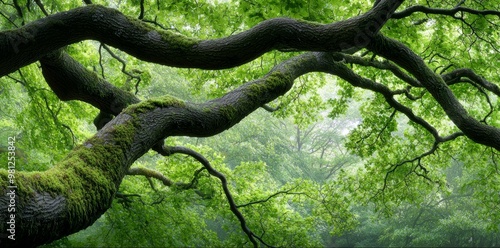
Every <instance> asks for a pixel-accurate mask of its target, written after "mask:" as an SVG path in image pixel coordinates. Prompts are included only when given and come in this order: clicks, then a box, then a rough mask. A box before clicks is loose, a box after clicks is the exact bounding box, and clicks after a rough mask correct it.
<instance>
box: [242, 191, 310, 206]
mask: <svg viewBox="0 0 500 248" xmlns="http://www.w3.org/2000/svg"><path fill="white" fill-rule="evenodd" d="M295 188H297V186H296V187H294V188H291V189H289V190H284V191H278V192H276V193H274V194H272V195H270V196H268V197H267V198H266V199H262V200H257V201H253V202H248V203H245V204H241V205H237V206H236V207H237V208H243V207H248V206H251V205H254V204H259V203H264V202H267V201H269V200H270V199H272V198H274V197H276V196H278V195H281V194H285V195H304V193H301V192H290V191H292V190H294V189H295Z"/></svg>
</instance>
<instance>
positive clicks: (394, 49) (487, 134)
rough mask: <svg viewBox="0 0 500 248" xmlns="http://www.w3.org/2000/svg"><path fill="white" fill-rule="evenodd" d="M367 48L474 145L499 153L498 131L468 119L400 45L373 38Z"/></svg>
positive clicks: (433, 76)
mask: <svg viewBox="0 0 500 248" xmlns="http://www.w3.org/2000/svg"><path fill="white" fill-rule="evenodd" d="M367 48H368V49H369V50H371V51H373V52H374V53H376V54H378V55H381V56H382V57H385V58H386V59H389V60H391V61H393V62H395V63H396V64H397V65H399V66H401V67H402V68H404V69H405V70H406V71H408V72H409V73H410V74H412V75H413V76H414V77H415V78H416V79H417V80H418V81H419V82H420V83H421V84H422V85H423V86H424V87H425V88H426V89H427V90H428V91H429V93H431V95H432V96H433V97H434V99H436V101H437V102H438V103H439V105H441V107H442V108H443V110H444V111H445V112H446V114H447V115H448V117H449V118H450V119H451V120H452V121H453V123H455V125H456V126H457V127H458V128H459V129H460V130H462V132H463V133H464V134H465V135H466V136H467V137H469V138H470V139H471V140H473V141H474V142H477V143H480V144H483V145H486V146H490V147H493V148H495V149H497V150H500V129H499V128H496V127H493V126H488V125H485V124H483V123H481V122H480V121H478V120H476V119H474V118H473V117H471V116H470V115H469V114H468V113H467V111H466V110H465V108H464V107H463V106H462V104H461V103H460V102H459V101H458V99H457V98H456V97H455V96H454V95H453V92H452V91H451V90H450V88H449V87H448V86H447V85H446V83H445V81H444V80H443V78H442V77H441V76H440V75H437V74H436V73H435V72H433V71H432V70H431V69H430V68H429V67H427V65H426V64H425V62H424V61H423V60H422V59H421V58H420V57H419V56H418V55H417V54H415V53H414V52H413V51H411V49H409V48H408V47H406V46H405V45H404V44H402V43H401V42H398V41H396V40H393V39H390V38H387V37H384V36H383V35H377V36H376V37H375V38H374V39H373V41H372V42H371V43H370V44H369V45H368V46H367Z"/></svg>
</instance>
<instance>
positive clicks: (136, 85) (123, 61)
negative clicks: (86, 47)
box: [101, 44, 141, 94]
mask: <svg viewBox="0 0 500 248" xmlns="http://www.w3.org/2000/svg"><path fill="white" fill-rule="evenodd" d="M101 46H102V47H103V48H104V49H105V50H106V51H108V53H109V54H110V55H111V57H113V58H115V59H116V60H118V61H119V62H120V63H121V64H122V72H123V74H125V75H127V76H128V77H129V78H133V79H135V80H137V81H136V83H135V94H137V92H138V85H139V83H140V82H141V77H140V76H136V75H133V74H132V73H130V72H128V71H127V70H125V69H126V67H127V62H126V61H125V60H123V59H122V58H120V57H119V56H118V55H116V54H115V53H113V51H111V49H110V48H109V47H108V46H106V45H105V44H101ZM101 67H102V65H101ZM135 71H137V72H139V73H141V71H138V70H135Z"/></svg>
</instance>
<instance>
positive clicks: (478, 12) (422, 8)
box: [391, 5, 500, 19]
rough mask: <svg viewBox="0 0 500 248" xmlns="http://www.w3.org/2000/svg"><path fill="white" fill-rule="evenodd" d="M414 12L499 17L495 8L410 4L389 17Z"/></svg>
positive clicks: (499, 14) (499, 13) (453, 15)
mask: <svg viewBox="0 0 500 248" xmlns="http://www.w3.org/2000/svg"><path fill="white" fill-rule="evenodd" d="M416 12H422V13H424V14H436V15H447V16H452V17H455V15H456V14H457V13H458V12H466V13H470V14H475V15H496V16H498V17H500V11H496V10H475V9H471V8H466V7H462V6H457V7H455V8H453V9H438V8H429V7H426V6H422V5H417V6H411V7H409V8H407V9H404V10H402V11H400V12H396V13H394V14H393V15H392V16H391V19H401V18H405V17H408V16H410V15H412V14H413V13H416Z"/></svg>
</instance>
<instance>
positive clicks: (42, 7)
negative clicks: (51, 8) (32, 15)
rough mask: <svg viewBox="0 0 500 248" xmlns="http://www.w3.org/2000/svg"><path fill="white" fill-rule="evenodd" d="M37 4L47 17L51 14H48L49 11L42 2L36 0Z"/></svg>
mask: <svg viewBox="0 0 500 248" xmlns="http://www.w3.org/2000/svg"><path fill="white" fill-rule="evenodd" d="M35 3H36V5H38V7H39V8H40V9H41V10H42V12H43V14H44V15H45V16H49V13H47V11H46V10H45V7H44V6H43V4H42V2H41V1H40V0H35Z"/></svg>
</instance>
